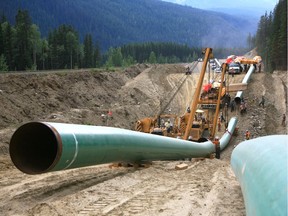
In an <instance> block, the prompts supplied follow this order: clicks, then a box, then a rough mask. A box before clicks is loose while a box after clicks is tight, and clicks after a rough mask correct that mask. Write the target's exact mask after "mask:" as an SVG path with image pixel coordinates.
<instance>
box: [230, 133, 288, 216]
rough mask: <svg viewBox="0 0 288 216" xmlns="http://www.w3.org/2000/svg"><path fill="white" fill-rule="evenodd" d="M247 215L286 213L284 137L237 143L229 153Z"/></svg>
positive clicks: (287, 164)
mask: <svg viewBox="0 0 288 216" xmlns="http://www.w3.org/2000/svg"><path fill="white" fill-rule="evenodd" d="M231 165H232V169H233V171H234V173H235V175H236V177H237V179H238V181H239V182H240V185H241V190H242V193H243V197H244V201H245V208H246V215H247V216H282V215H283V216H284V215H287V212H288V207H287V205H288V197H287V192H288V191H287V184H288V135H272V136H265V137H260V138H256V139H252V140H248V141H244V142H242V143H240V144H239V145H238V146H237V147H236V148H235V149H234V150H233V152H232V156H231Z"/></svg>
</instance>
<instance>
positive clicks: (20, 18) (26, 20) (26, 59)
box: [15, 10, 32, 70]
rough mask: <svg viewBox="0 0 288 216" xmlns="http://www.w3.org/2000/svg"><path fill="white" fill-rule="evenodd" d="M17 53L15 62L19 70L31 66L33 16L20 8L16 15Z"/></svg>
mask: <svg viewBox="0 0 288 216" xmlns="http://www.w3.org/2000/svg"><path fill="white" fill-rule="evenodd" d="M15 28H16V41H15V42H16V44H15V45H16V49H17V52H16V55H15V59H16V60H15V63H16V68H17V70H25V69H26V68H31V66H32V59H31V51H32V47H31V43H30V34H31V18H30V16H29V13H28V11H21V10H19V11H18V13H17V15H16V25H15Z"/></svg>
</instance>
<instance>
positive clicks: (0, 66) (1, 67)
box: [0, 54, 8, 72]
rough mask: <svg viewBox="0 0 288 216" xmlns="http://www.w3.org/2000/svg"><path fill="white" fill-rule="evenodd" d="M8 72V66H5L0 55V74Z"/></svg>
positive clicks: (2, 56)
mask: <svg viewBox="0 0 288 216" xmlns="http://www.w3.org/2000/svg"><path fill="white" fill-rule="evenodd" d="M6 71H8V66H7V64H6V59H5V57H4V55H3V54H2V55H0V72H6Z"/></svg>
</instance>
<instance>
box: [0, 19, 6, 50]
mask: <svg viewBox="0 0 288 216" xmlns="http://www.w3.org/2000/svg"><path fill="white" fill-rule="evenodd" d="M1 24H2V23H0V55H2V54H4V52H5V51H4V38H3V34H4V32H3V30H2V25H1Z"/></svg>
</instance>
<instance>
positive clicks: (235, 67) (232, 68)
mask: <svg viewBox="0 0 288 216" xmlns="http://www.w3.org/2000/svg"><path fill="white" fill-rule="evenodd" d="M228 72H229V74H240V73H241V72H242V67H241V64H240V63H234V62H233V63H230V64H229V70H228Z"/></svg>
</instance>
